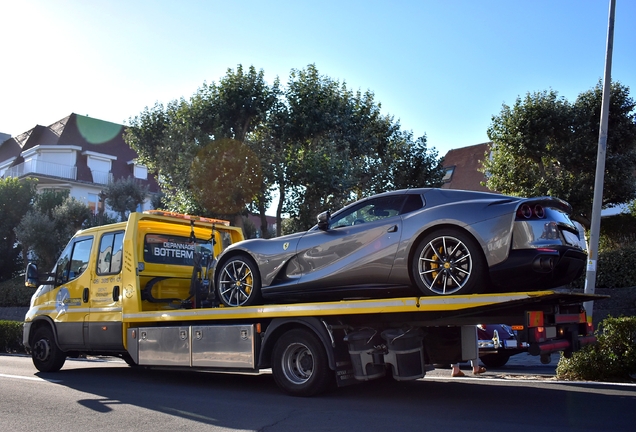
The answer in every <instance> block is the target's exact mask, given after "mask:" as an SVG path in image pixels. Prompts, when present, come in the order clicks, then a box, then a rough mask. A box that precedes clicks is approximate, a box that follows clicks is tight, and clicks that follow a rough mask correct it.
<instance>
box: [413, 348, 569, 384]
mask: <svg viewBox="0 0 636 432" xmlns="http://www.w3.org/2000/svg"><path fill="white" fill-rule="evenodd" d="M559 358H560V355H559V354H558V353H555V354H552V361H551V362H550V363H549V364H547V365H545V364H541V360H540V359H539V356H531V355H530V354H528V353H520V354H517V355H513V356H512V357H510V360H508V363H506V365H505V366H503V367H500V368H488V367H487V368H486V369H487V371H486V372H485V373H484V374H482V375H478V377H485V378H505V377H511V376H512V377H519V378H524V379H538V380H554V379H556V367H557V364H558V363H559ZM480 365H481V366H483V364H482V363H480ZM460 368H461V370H462V372H464V373H465V374H466V377H471V378H472V377H474V375H473V373H472V368H471V366H470V362H464V363H461V364H460ZM426 376H427V377H434V378H451V370H450V367H448V368H435V369H433V370H431V371H427V372H426Z"/></svg>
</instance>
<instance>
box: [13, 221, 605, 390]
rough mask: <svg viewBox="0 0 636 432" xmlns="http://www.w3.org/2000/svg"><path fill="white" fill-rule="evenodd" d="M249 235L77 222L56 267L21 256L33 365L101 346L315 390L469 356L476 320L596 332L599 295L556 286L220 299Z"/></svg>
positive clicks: (559, 343) (523, 330)
mask: <svg viewBox="0 0 636 432" xmlns="http://www.w3.org/2000/svg"><path fill="white" fill-rule="evenodd" d="M241 240H243V235H242V232H241V230H240V229H239V228H236V227H232V226H230V225H229V223H228V222H227V221H223V220H217V219H208V218H203V217H196V216H189V215H181V214H175V213H169V212H162V211H149V212H144V213H132V214H131V215H130V217H129V219H128V221H127V222H120V223H116V224H112V225H105V226H100V227H94V228H89V229H86V230H83V231H79V232H78V233H77V234H76V235H75V236H74V237H73V238H72V239H71V240H70V242H69V244H68V245H67V246H66V248H65V249H64V251H63V252H62V253H61V255H60V257H59V259H58V261H57V264H56V265H55V267H54V268H53V270H52V272H51V273H38V269H37V267H36V266H35V265H33V264H29V266H28V267H27V272H26V275H25V280H26V284H27V285H29V286H34V287H35V286H37V287H38V288H37V290H36V292H35V294H34V295H33V298H32V299H31V305H30V309H29V311H28V312H27V314H26V317H25V323H24V336H23V341H24V345H25V346H26V347H27V348H28V349H29V350H30V351H31V354H32V358H33V363H34V365H35V367H36V368H37V369H38V370H40V371H42V372H54V371H58V370H60V369H61V368H62V367H63V365H64V362H65V360H66V358H68V357H78V356H80V355H107V356H116V357H120V358H122V359H124V360H125V361H126V362H127V363H128V364H129V365H131V366H144V367H162V368H163V367H179V368H192V369H200V370H208V371H210V370H211V371H218V372H236V371H240V372H247V373H255V374H256V373H259V372H260V371H261V370H263V369H269V368H271V370H272V375H273V377H274V379H275V381H276V383H277V384H278V386H279V387H280V388H281V389H282V390H283V391H285V392H287V393H289V394H292V395H301V396H311V395H315V394H318V393H320V392H322V391H324V390H325V389H326V388H328V387H329V386H330V385H332V384H333V383H336V384H337V385H338V386H344V385H348V384H353V383H359V382H364V381H368V380H372V379H375V378H379V377H382V376H385V375H387V374H391V375H392V377H393V378H394V379H396V380H413V379H418V378H421V377H423V376H424V375H425V374H426V371H427V370H430V369H431V367H432V366H430V365H433V364H437V363H455V362H457V361H460V360H464V359H471V358H475V357H476V355H477V353H476V352H475V351H476V346H477V343H476V340H475V338H476V336H475V332H474V326H475V325H477V324H488V323H493V324H494V323H506V324H508V325H511V326H513V327H514V328H515V329H516V330H517V334H518V337H519V341H520V343H527V344H528V346H529V352H530V353H531V354H533V355H539V356H542V358H546V357H547V356H549V355H550V354H551V353H553V352H557V351H563V352H565V354H566V355H569V354H571V353H572V352H573V351H576V350H578V349H580V347H582V346H583V345H586V344H589V343H593V342H594V341H595V338H594V336H593V335H592V328H591V326H590V325H589V324H588V322H587V319H586V316H585V312H584V310H583V307H582V304H583V302H584V301H587V300H590V299H591V296H585V295H576V294H569V293H561V292H557V291H536V292H519V293H505V294H479V295H464V296H445V297H418V296H414V297H400V298H376V299H357V300H342V301H330V302H309V303H289V304H284V303H281V304H265V305H258V306H244V307H223V306H222V305H221V304H220V303H219V301H218V300H217V299H216V296H215V289H214V287H213V286H212V282H211V277H210V275H211V272H212V270H213V268H214V264H215V258H214V257H215V256H218V254H219V253H221V252H222V251H223V249H224V248H225V247H227V246H228V245H230V244H232V243H236V242H238V241H241Z"/></svg>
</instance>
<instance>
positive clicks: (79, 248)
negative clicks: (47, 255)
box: [55, 237, 93, 285]
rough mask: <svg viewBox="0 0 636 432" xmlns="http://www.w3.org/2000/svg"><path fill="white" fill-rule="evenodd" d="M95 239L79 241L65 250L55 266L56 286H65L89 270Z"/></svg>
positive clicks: (70, 244)
mask: <svg viewBox="0 0 636 432" xmlns="http://www.w3.org/2000/svg"><path fill="white" fill-rule="evenodd" d="M92 246H93V238H92V237H89V238H85V239H78V240H76V241H74V242H72V243H69V245H68V246H67V247H66V249H64V251H63V252H62V255H61V256H60V259H59V260H58V261H57V265H56V266H55V267H56V268H55V282H56V285H61V284H65V283H66V282H69V281H71V280H73V279H76V278H77V277H79V276H80V275H81V274H82V273H84V272H85V271H86V269H87V268H88V262H89V260H90V256H91V247H92Z"/></svg>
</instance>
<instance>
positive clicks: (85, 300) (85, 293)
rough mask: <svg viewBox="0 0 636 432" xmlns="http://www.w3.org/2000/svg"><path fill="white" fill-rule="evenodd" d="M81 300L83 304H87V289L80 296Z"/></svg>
mask: <svg viewBox="0 0 636 432" xmlns="http://www.w3.org/2000/svg"><path fill="white" fill-rule="evenodd" d="M82 300H84V303H88V288H84V293H83V294H82Z"/></svg>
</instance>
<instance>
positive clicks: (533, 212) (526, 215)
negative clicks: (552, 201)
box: [517, 204, 545, 219]
mask: <svg viewBox="0 0 636 432" xmlns="http://www.w3.org/2000/svg"><path fill="white" fill-rule="evenodd" d="M517 217H518V218H519V219H530V218H532V217H535V218H537V219H544V218H545V209H544V208H543V206H542V205H539V204H536V205H535V206H534V207H531V206H530V205H528V204H521V206H520V207H519V208H518V209H517Z"/></svg>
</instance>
